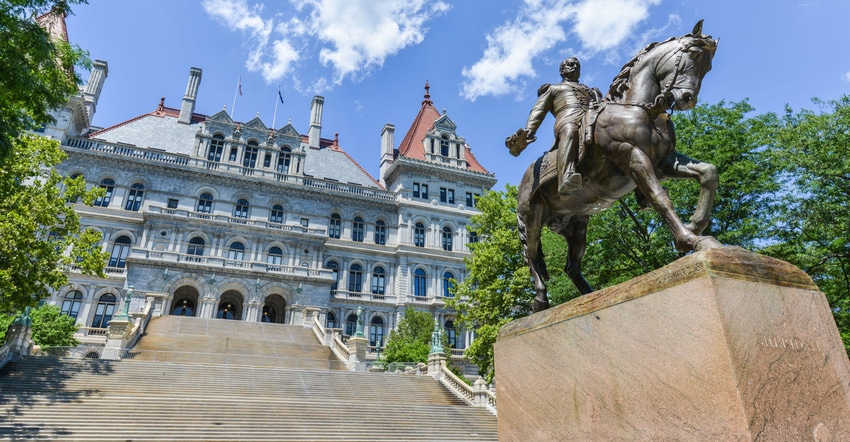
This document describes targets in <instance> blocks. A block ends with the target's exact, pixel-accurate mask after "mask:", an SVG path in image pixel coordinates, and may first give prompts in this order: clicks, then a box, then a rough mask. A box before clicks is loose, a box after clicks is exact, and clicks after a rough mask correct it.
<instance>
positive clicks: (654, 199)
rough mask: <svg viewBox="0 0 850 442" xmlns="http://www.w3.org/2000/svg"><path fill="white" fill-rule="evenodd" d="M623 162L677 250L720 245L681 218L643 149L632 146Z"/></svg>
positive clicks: (683, 250)
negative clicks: (690, 227)
mask: <svg viewBox="0 0 850 442" xmlns="http://www.w3.org/2000/svg"><path fill="white" fill-rule="evenodd" d="M622 163H625V164H621V165H620V167H622V168H623V170H625V171H626V172H627V173H628V174H629V176H630V177H631V178H632V180H634V182H635V184H636V185H637V187H638V189H639V190H640V191H641V192H642V193H643V194H644V195H645V196H646V198H647V199H648V200H649V202H650V204H652V207H653V208H654V209H655V211H656V212H658V214H659V215H661V218H662V219H663V220H664V222H665V223H666V224H667V227H668V228H669V229H670V232H672V233H673V240H674V241H675V243H676V249H677V250H679V251H681V252H690V251H692V250H695V249H701V248H704V247H706V246H708V247H715V246H719V245H720V243H718V242H717V241H716V240H714V238H711V237H702V236H698V235H696V234H694V233H693V232H692V231H691V230H690V229H688V228H687V227H686V226H685V223H683V222H682V220H681V219H679V216H678V215H676V212H675V211H674V210H673V203H672V202H670V198H669V197H668V196H667V192H665V191H664V187H662V186H661V182H660V181H659V179H658V177H657V176H655V168H654V167H653V165H652V162H651V161H650V159H649V157H647V155H646V154H645V153H644V152H643V151H641V150H640V149H637V148H632V149H631V151H630V152H629V155H628V157H627V159H626V161H622ZM624 166H625V167H624ZM698 243H699V245H698ZM715 243H716V244H715Z"/></svg>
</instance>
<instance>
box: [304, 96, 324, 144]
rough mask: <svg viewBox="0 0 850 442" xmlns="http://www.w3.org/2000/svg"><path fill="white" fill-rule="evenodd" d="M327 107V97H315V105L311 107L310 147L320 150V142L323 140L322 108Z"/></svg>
mask: <svg viewBox="0 0 850 442" xmlns="http://www.w3.org/2000/svg"><path fill="white" fill-rule="evenodd" d="M324 105H325V97H321V96H319V95H316V96H315V97H313V104H312V105H311V106H310V132H309V133H308V134H307V135H308V137H309V140H310V147H313V148H318V147H319V141H320V140H321V138H322V108H323V107H324Z"/></svg>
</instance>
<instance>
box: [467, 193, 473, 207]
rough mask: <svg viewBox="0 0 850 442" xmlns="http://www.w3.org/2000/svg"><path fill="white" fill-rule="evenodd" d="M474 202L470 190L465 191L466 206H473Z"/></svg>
mask: <svg viewBox="0 0 850 442" xmlns="http://www.w3.org/2000/svg"><path fill="white" fill-rule="evenodd" d="M474 204H475V202H474V201H473V200H472V192H466V207H474Z"/></svg>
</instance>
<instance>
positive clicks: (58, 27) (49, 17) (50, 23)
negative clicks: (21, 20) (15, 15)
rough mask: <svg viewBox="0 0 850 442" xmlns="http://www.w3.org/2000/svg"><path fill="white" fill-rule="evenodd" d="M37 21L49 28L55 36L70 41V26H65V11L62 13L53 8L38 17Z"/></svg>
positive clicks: (49, 31) (50, 32) (48, 30)
mask: <svg viewBox="0 0 850 442" xmlns="http://www.w3.org/2000/svg"><path fill="white" fill-rule="evenodd" d="M35 21H36V22H37V23H38V24H39V25H41V27H43V28H44V29H45V30H47V32H48V33H49V34H50V35H51V36H52V37H53V38H56V39H59V40H62V41H64V42H65V43H68V28H67V27H66V26H65V13H64V12H63V13H61V14H60V13H57V11H56V10H53V9H51V10H50V11H48V12H45V13H44V14H41V15H39V16H38V17H36V18H35Z"/></svg>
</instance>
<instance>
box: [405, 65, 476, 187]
mask: <svg viewBox="0 0 850 442" xmlns="http://www.w3.org/2000/svg"><path fill="white" fill-rule="evenodd" d="M429 89H431V86H429V85H428V82H427V81H426V82H425V99H424V100H422V107H421V108H419V113H417V114H416V118H414V119H413V124H411V125H410V129H408V130H407V135H405V136H404V138H403V139H402V140H401V144H399V146H398V155H399V156H403V157H407V158H412V159H415V160H422V161H425V143H423V140H425V135H426V134H427V133H428V131H429V130H431V129H432V128H433V127H434V122H435V121H437V120H438V119H439V118H440V116H441V115H440V112H439V111H438V110H437V108H435V107H434V103H433V102H432V101H431V95H430V93H429ZM464 149H465V150H466V168H467V169H468V170H471V171H474V172H481V173H489V172H487V169H485V168H484V167H483V166H482V165H481V163H479V162H478V160H477V159H476V158H475V156H474V155H473V154H472V151H471V150H470V149H469V146H464Z"/></svg>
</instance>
